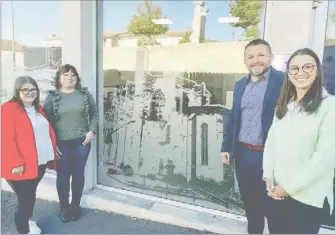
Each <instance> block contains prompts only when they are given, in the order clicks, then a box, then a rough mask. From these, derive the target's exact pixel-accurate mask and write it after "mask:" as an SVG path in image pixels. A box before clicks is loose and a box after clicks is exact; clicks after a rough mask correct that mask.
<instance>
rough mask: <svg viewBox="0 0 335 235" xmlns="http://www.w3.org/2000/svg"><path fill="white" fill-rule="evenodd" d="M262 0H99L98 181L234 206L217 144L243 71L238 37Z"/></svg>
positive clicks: (259, 30) (246, 35)
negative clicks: (237, 0) (238, 1)
mask: <svg viewBox="0 0 335 235" xmlns="http://www.w3.org/2000/svg"><path fill="white" fill-rule="evenodd" d="M247 2H249V1H247ZM264 3H265V2H263V1H250V3H244V4H248V6H241V5H237V6H233V5H229V2H228V1H206V3H205V2H204V1H194V2H192V1H176V2H173V1H104V2H103V4H104V6H103V12H104V19H103V38H104V40H103V43H104V44H103V70H104V83H103V97H104V101H103V102H104V105H103V107H104V108H103V111H102V112H103V113H102V115H103V117H104V123H103V125H104V133H103V135H104V136H103V141H104V143H103V146H102V147H101V148H100V149H99V154H98V155H99V159H98V161H99V163H98V183H99V184H103V185H107V186H112V187H118V188H122V189H126V190H131V191H135V192H140V193H145V194H149V195H153V196H157V197H162V198H167V199H171V200H176V201H180V202H186V203H190V204H195V205H199V206H203V207H207V208H212V209H218V210H222V211H227V212H231V213H235V214H243V208H242V203H241V201H240V197H239V193H238V187H237V183H236V180H235V177H234V172H233V170H232V168H228V167H225V166H224V165H223V163H222V160H221V159H220V156H219V152H220V146H221V142H222V131H223V124H224V122H225V118H226V115H227V111H228V109H229V108H230V107H231V105H232V93H233V85H234V82H235V81H236V80H238V79H240V78H241V77H242V76H243V75H244V74H246V73H247V70H246V68H245V66H244V63H243V53H244V46H245V45H246V44H247V43H248V42H249V41H250V40H252V39H253V38H258V37H260V38H262V35H263V31H264V20H263V18H264V17H263V15H264V9H265V6H264ZM245 7H247V8H248V9H251V10H250V13H248V14H249V15H248V16H247V17H246V16H245V15H243V14H244V13H243V14H242V12H244V11H243V9H245ZM238 17H240V18H238ZM247 18H249V20H248V19H247Z"/></svg>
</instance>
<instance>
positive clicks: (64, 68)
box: [54, 64, 81, 90]
mask: <svg viewBox="0 0 335 235" xmlns="http://www.w3.org/2000/svg"><path fill="white" fill-rule="evenodd" d="M69 71H71V72H72V73H73V74H74V75H75V76H76V77H77V83H76V85H75V87H74V88H75V89H76V90H80V89H81V79H80V77H79V74H78V71H77V69H76V68H75V67H74V66H73V65H70V64H64V65H63V66H62V67H60V68H59V69H58V70H57V72H56V76H55V80H54V81H55V88H56V89H57V90H59V89H60V88H61V87H62V86H61V83H60V76H61V75H62V74H64V73H67V72H69Z"/></svg>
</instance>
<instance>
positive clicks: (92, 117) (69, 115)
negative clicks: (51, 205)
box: [44, 64, 99, 222]
mask: <svg viewBox="0 0 335 235" xmlns="http://www.w3.org/2000/svg"><path fill="white" fill-rule="evenodd" d="M55 87H56V90H54V91H50V92H49V95H48V96H47V97H46V99H45V102H44V109H45V112H46V115H47V116H48V118H49V120H50V122H51V123H52V125H53V127H54V129H55V132H56V137H57V146H58V148H59V151H60V152H61V155H60V159H59V161H58V168H57V191H58V197H59V201H60V207H61V219H62V221H63V222H68V221H70V220H77V219H79V218H80V200H81V197H82V193H83V188H84V182H85V176H84V174H85V165H86V162H87V158H88V156H89V152H90V149H91V141H92V139H93V138H94V136H95V133H96V128H97V126H98V121H99V119H98V111H97V106H96V103H95V101H94V98H93V96H92V95H91V93H90V92H89V91H88V90H87V88H83V87H82V86H81V85H80V77H79V74H78V72H77V70H76V68H75V67H74V66H72V65H69V64H65V65H63V66H62V67H61V68H60V69H59V70H58V71H57V73H56V77H55ZM71 176H72V181H71V190H72V202H71V205H70V204H69V192H70V177H71Z"/></svg>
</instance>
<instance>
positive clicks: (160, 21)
mask: <svg viewBox="0 0 335 235" xmlns="http://www.w3.org/2000/svg"><path fill="white" fill-rule="evenodd" d="M152 22H153V23H154V24H161V25H171V24H173V22H172V20H170V19H153V20H152Z"/></svg>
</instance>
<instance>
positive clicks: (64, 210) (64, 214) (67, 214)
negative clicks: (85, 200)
mask: <svg viewBox="0 0 335 235" xmlns="http://www.w3.org/2000/svg"><path fill="white" fill-rule="evenodd" d="M60 218H61V220H62V221H63V222H64V223H67V222H69V221H70V220H71V208H70V205H65V206H64V205H61V207H60Z"/></svg>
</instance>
